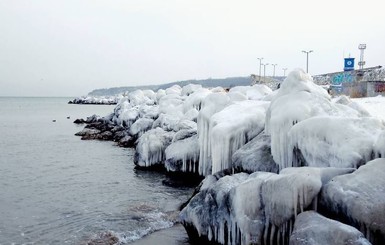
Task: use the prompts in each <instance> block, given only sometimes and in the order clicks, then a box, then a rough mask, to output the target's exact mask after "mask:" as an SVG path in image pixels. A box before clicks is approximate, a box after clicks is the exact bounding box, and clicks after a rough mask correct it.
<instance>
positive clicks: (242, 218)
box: [180, 167, 354, 245]
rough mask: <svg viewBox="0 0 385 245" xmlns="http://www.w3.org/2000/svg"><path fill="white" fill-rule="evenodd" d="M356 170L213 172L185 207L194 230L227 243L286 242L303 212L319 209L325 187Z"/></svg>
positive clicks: (184, 213)
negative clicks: (216, 174) (337, 177)
mask: <svg viewBox="0 0 385 245" xmlns="http://www.w3.org/2000/svg"><path fill="white" fill-rule="evenodd" d="M352 171H354V169H344V168H311V167H302V168H287V169H285V170H283V171H281V172H280V174H274V173H266V172H256V173H253V174H251V175H247V174H245V173H241V174H235V175H232V176H225V177H223V178H220V179H219V180H216V178H215V177H214V176H211V175H210V176H208V177H206V179H205V180H204V181H203V183H202V186H201V188H200V192H199V193H198V194H196V195H195V196H194V197H193V198H192V199H191V200H190V202H189V204H188V205H187V206H186V207H185V208H184V209H183V210H182V211H181V213H180V218H181V220H182V223H183V224H184V225H185V227H186V229H187V230H188V231H189V232H190V233H191V230H193V229H195V230H196V232H197V233H198V236H200V237H202V236H203V237H207V239H208V240H211V241H215V242H218V243H221V244H250V243H254V244H266V245H267V244H282V243H284V242H283V241H287V240H288V238H289V236H290V234H291V231H292V229H293V221H294V220H295V217H296V216H297V214H299V213H301V212H304V211H306V210H308V209H317V205H316V204H317V197H318V194H319V192H320V190H321V188H322V186H323V185H324V184H326V183H328V182H329V181H330V180H331V179H332V178H333V177H334V176H337V175H341V174H347V173H351V172H352Z"/></svg>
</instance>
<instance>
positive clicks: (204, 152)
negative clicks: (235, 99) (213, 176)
mask: <svg viewBox="0 0 385 245" xmlns="http://www.w3.org/2000/svg"><path fill="white" fill-rule="evenodd" d="M230 103H231V101H230V98H229V97H228V96H227V95H226V94H225V93H222V92H219V93H212V94H209V95H207V96H206V98H205V99H204V101H203V103H202V109H201V110H200V112H199V115H198V137H199V148H200V150H199V152H200V153H199V174H200V175H203V176H206V175H208V174H210V173H211V141H210V140H211V139H210V137H209V135H210V134H211V130H210V129H211V128H210V118H211V116H212V115H214V114H215V113H217V112H218V111H221V110H222V109H223V108H225V107H226V106H228V105H229V104H230Z"/></svg>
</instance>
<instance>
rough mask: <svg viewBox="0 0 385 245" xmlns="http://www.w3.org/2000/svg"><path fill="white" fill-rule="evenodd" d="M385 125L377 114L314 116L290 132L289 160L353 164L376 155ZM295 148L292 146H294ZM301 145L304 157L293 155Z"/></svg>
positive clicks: (310, 163) (320, 164) (295, 163)
mask: <svg viewBox="0 0 385 245" xmlns="http://www.w3.org/2000/svg"><path fill="white" fill-rule="evenodd" d="M383 130H384V126H383V124H382V122H381V121H380V120H379V119H377V118H371V117H361V118H350V117H313V118H309V119H307V120H304V121H301V122H299V123H297V124H296V125H294V126H293V127H292V128H291V130H290V131H289V132H288V148H289V150H288V162H289V163H292V165H293V166H303V165H305V166H314V167H343V168H347V167H353V168H357V167H359V166H360V165H363V164H365V163H366V162H368V161H370V160H371V159H373V151H374V144H375V142H376V140H377V138H378V137H379V135H380V134H381V132H383ZM290 149H292V150H290ZM294 149H300V151H301V153H302V156H303V159H304V160H305V163H303V162H302V158H299V159H301V160H299V159H298V158H296V157H295V156H294V155H293V150H294Z"/></svg>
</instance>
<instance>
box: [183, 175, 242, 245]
mask: <svg viewBox="0 0 385 245" xmlns="http://www.w3.org/2000/svg"><path fill="white" fill-rule="evenodd" d="M247 177H248V174H245V173H240V174H235V175H233V176H225V177H222V178H220V179H219V180H217V178H216V177H215V176H212V175H211V176H210V177H206V179H205V180H204V181H203V184H202V186H201V188H200V192H199V193H198V194H196V195H195V196H194V197H193V198H192V199H191V200H190V202H189V203H188V205H187V206H186V207H184V208H183V210H182V211H181V212H180V215H179V216H180V218H181V220H182V223H183V225H184V226H185V228H186V230H187V232H188V233H189V236H190V237H191V238H192V239H194V238H197V237H204V238H205V239H207V240H208V241H219V242H222V244H224V236H225V225H226V224H229V221H230V220H229V218H230V213H229V212H230V210H229V208H228V203H229V194H230V190H231V189H232V188H233V187H235V186H237V185H239V184H240V183H241V182H243V181H245V180H246V179H247ZM222 239H223V240H222Z"/></svg>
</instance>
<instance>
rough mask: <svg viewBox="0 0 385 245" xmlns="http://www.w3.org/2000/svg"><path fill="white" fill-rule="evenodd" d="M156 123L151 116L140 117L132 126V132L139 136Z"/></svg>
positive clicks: (133, 134)
mask: <svg viewBox="0 0 385 245" xmlns="http://www.w3.org/2000/svg"><path fill="white" fill-rule="evenodd" d="M153 123H154V120H153V119H150V118H139V119H138V120H136V121H135V122H134V123H133V124H132V125H131V127H130V134H131V135H132V136H135V137H137V138H139V137H140V136H142V134H143V133H145V132H146V131H148V130H150V129H151V128H152V125H153Z"/></svg>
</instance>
